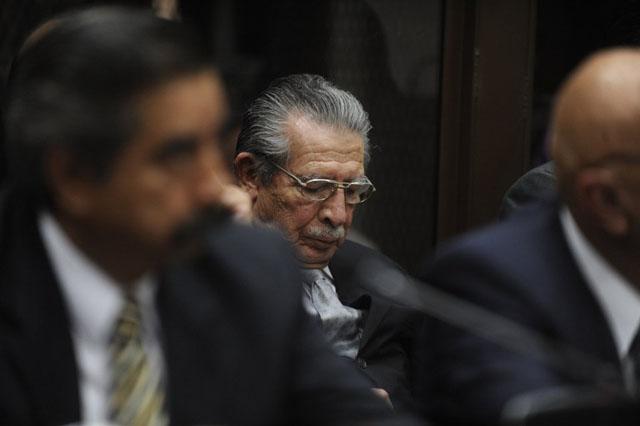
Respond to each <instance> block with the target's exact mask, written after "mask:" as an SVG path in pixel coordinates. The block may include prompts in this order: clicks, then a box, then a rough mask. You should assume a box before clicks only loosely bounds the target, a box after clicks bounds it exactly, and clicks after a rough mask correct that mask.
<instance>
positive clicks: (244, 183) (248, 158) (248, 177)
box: [233, 152, 260, 201]
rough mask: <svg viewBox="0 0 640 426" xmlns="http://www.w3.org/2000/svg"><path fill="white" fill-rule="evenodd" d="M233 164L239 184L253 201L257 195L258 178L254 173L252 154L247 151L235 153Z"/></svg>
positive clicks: (254, 161) (254, 165)
mask: <svg viewBox="0 0 640 426" xmlns="http://www.w3.org/2000/svg"><path fill="white" fill-rule="evenodd" d="M233 164H234V166H235V169H236V174H237V175H238V183H239V185H240V186H241V187H242V189H244V190H245V191H246V192H247V194H249V196H250V197H251V200H252V201H255V200H256V198H257V197H258V189H259V186H260V179H259V178H258V174H257V173H256V160H255V157H254V155H253V154H251V153H249V152H241V153H239V154H238V155H236V159H235V160H234V162H233Z"/></svg>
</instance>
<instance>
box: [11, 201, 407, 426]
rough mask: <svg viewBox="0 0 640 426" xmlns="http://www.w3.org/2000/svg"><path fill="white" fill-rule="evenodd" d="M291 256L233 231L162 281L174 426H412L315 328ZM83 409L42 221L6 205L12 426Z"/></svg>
mask: <svg viewBox="0 0 640 426" xmlns="http://www.w3.org/2000/svg"><path fill="white" fill-rule="evenodd" d="M289 250H290V249H289V248H288V247H287V245H286V243H284V242H281V241H280V240H278V239H274V238H273V237H272V236H270V235H267V234H264V233H258V232H256V231H254V230H249V229H245V228H242V227H233V226H224V227H221V228H219V229H217V230H216V231H215V232H214V235H212V237H211V238H209V239H208V240H207V244H206V250H205V254H204V255H203V256H201V257H200V258H199V259H197V261H194V262H193V264H189V265H184V266H178V265H174V266H172V267H170V268H167V270H165V271H163V272H162V273H161V274H160V277H161V278H160V281H161V283H160V288H159V291H158V300H157V307H158V313H159V317H160V320H161V324H162V332H163V335H162V340H163V344H164V350H165V352H164V356H165V359H166V363H167V370H168V371H167V379H168V406H169V412H170V417H171V422H172V424H174V425H195V424H241V425H249V424H251V425H268V424H272V425H280V424H334V423H339V424H340V423H350V422H351V421H356V420H371V421H374V422H378V421H379V422H380V423H384V422H385V421H389V422H390V424H395V423H397V422H400V423H402V420H398V419H395V420H394V419H393V417H392V416H393V413H392V412H391V410H389V409H388V408H387V407H385V405H384V403H382V402H381V401H380V400H378V399H377V398H375V397H373V395H372V393H371V391H370V390H369V389H368V386H367V383H366V382H365V381H363V380H362V379H361V378H360V377H358V375H357V374H356V373H355V372H353V371H352V369H351V368H350V367H349V365H348V364H347V363H345V362H344V361H342V360H341V359H340V358H338V357H337V356H335V355H334V354H333V353H332V350H331V349H330V348H329V347H328V345H326V342H324V341H323V339H322V338H321V336H320V335H319V331H318V330H317V329H316V327H314V326H312V324H310V322H309V320H308V318H307V316H306V315H305V314H304V313H303V310H302V308H301V306H300V286H299V277H298V271H297V268H296V266H295V263H294V261H293V260H292V259H290V257H289V256H286V255H283V253H285V254H286V253H288V251H289ZM79 401H80V398H79V390H78V370H77V367H76V362H75V354H74V350H73V346H72V338H71V335H70V332H69V319H68V315H67V312H66V307H65V305H64V302H63V299H62V298H61V293H60V290H59V287H58V284H57V282H56V279H55V278H54V274H53V272H52V269H51V265H50V263H49V261H48V259H47V255H46V252H45V251H44V248H43V246H42V243H41V240H40V236H39V233H38V230H37V226H36V215H35V211H34V209H33V208H31V207H30V206H29V205H28V203H27V204H25V203H23V202H22V200H21V198H20V197H16V196H13V195H12V196H9V197H8V198H3V200H2V202H1V203H0V424H2V425H53V424H67V423H72V422H76V421H78V420H79V419H80V417H81V412H80V410H81V408H80V402H79Z"/></svg>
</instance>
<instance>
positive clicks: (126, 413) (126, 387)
mask: <svg viewBox="0 0 640 426" xmlns="http://www.w3.org/2000/svg"><path fill="white" fill-rule="evenodd" d="M141 331H142V324H141V315H140V307H139V306H138V303H137V302H136V301H135V299H133V298H132V297H127V298H126V300H125V305H124V308H123V309H122V312H121V314H120V317H119V318H118V320H117V322H116V329H115V332H114V336H113V340H112V343H111V368H112V376H111V377H112V378H113V387H112V389H111V395H110V400H109V409H110V420H111V421H113V422H115V423H117V424H119V425H126V426H165V425H167V424H168V423H169V422H168V418H167V415H166V413H165V412H164V410H163V408H164V407H163V404H164V392H163V390H162V385H161V383H160V375H159V374H158V371H157V370H152V368H151V367H150V365H149V360H148V359H147V356H146V354H145V351H144V347H143V345H142V339H141V334H142V333H141Z"/></svg>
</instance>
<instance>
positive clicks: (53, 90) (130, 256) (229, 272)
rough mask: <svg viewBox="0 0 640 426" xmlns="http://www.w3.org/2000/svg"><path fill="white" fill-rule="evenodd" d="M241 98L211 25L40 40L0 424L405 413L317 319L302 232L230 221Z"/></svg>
mask: <svg viewBox="0 0 640 426" xmlns="http://www.w3.org/2000/svg"><path fill="white" fill-rule="evenodd" d="M225 113H226V102H225V97H224V93H223V90H222V85H221V82H220V79H219V77H218V74H217V73H216V72H215V70H214V68H213V67H212V64H211V62H210V61H209V60H208V59H207V57H206V55H204V54H203V53H202V52H201V51H200V50H199V49H198V48H197V47H196V43H195V42H194V41H193V39H192V37H190V36H189V34H188V33H187V32H185V29H184V28H183V27H181V26H180V25H179V24H176V23H171V22H168V21H163V20H160V19H157V18H154V17H152V16H151V15H148V14H146V13H144V12H136V11H131V10H126V9H114V8H98V9H88V10H85V11H80V12H75V13H72V14H69V15H66V16H62V17H59V18H57V19H55V20H54V21H51V22H49V23H48V24H47V25H46V26H45V27H43V29H42V31H40V33H38V34H37V35H36V36H34V37H32V39H31V40H30V41H29V42H28V43H27V45H26V46H25V47H24V49H23V51H22V52H21V55H20V57H19V58H18V60H17V62H16V64H15V68H14V70H13V73H12V79H11V86H10V93H9V101H8V105H7V110H6V129H7V133H8V135H7V136H8V137H7V141H8V144H9V158H10V161H11V163H10V166H11V172H12V174H11V185H10V187H9V188H8V189H7V190H6V191H5V192H4V193H3V194H2V198H1V201H0V424H20V425H28V424H68V423H76V422H80V421H82V422H107V421H108V422H112V423H116V424H122V425H165V424H169V423H171V424H181V425H182V424H277V425H280V424H361V423H366V424H369V423H371V424H377V423H381V424H382V423H384V422H385V421H388V422H391V423H393V424H397V423H398V422H399V423H402V420H400V419H397V418H392V416H393V413H392V411H391V410H390V409H388V408H387V407H386V406H385V405H384V403H383V402H382V401H380V400H379V399H378V398H377V397H375V396H374V395H373V394H372V393H371V392H370V389H368V387H367V386H366V383H365V382H364V381H361V379H360V378H359V377H358V376H357V375H354V374H353V373H352V372H351V370H350V369H349V368H348V367H347V366H345V365H344V364H343V363H341V361H340V359H339V358H338V357H336V356H335V355H334V354H333V353H332V351H331V349H330V348H329V347H328V346H327V345H326V343H324V342H323V341H322V339H321V336H319V335H318V333H317V332H316V331H315V330H316V329H315V327H312V326H311V324H310V322H309V320H308V318H307V316H306V315H304V313H303V311H302V308H301V307H300V304H299V298H300V290H299V285H298V279H299V278H298V271H297V270H296V268H295V266H292V265H293V262H292V261H291V260H290V259H289V258H288V257H287V256H286V253H287V247H286V244H284V243H281V242H279V241H278V240H277V239H276V240H274V238H273V237H271V236H270V235H267V234H264V233H259V232H256V231H250V230H248V229H246V228H243V227H238V226H232V225H228V224H223V223H222V222H223V219H224V214H223V212H222V211H221V209H220V207H221V204H224V203H225V200H228V197H227V195H228V194H226V193H225V185H224V184H223V178H222V177H221V176H222V173H223V172H222V170H224V169H223V166H222V165H221V163H220V161H219V158H220V157H219V153H218V147H217V143H218V141H219V139H220V138H221V131H222V129H223V128H224V119H225ZM232 198H233V197H232ZM229 203H231V204H233V203H235V201H234V200H233V199H232V200H230V201H229ZM212 226H215V229H214V230H213V231H212V232H209V229H210V228H211V227H212Z"/></svg>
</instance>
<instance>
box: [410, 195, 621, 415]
mask: <svg viewBox="0 0 640 426" xmlns="http://www.w3.org/2000/svg"><path fill="white" fill-rule="evenodd" d="M558 208H559V205H558V202H557V201H555V200H546V201H545V202H543V203H542V204H538V205H535V206H531V207H528V208H523V209H522V211H519V212H516V213H515V214H514V216H513V217H512V218H510V219H509V220H507V221H505V222H503V223H500V224H498V225H496V226H492V227H490V228H488V229H485V230H481V231H479V232H475V233H473V234H471V235H468V236H466V237H463V238H461V239H459V240H458V241H455V242H453V243H452V244H450V245H448V246H446V247H444V248H442V249H441V250H439V252H438V253H437V255H436V256H435V259H433V260H432V261H430V262H428V263H427V264H426V265H425V267H424V269H423V273H422V276H421V277H422V278H423V279H424V280H425V281H427V282H429V283H431V284H433V285H435V286H437V287H440V288H441V289H444V290H446V291H448V292H451V293H453V294H455V295H457V296H459V297H461V298H464V299H466V300H468V301H471V302H473V303H475V304H478V305H480V306H482V307H485V308H487V309H489V310H490V311H492V312H493V313H496V314H499V315H502V316H504V317H508V318H510V319H512V320H515V321H517V322H518V323H520V324H522V325H525V326H526V327H528V328H530V329H533V330H535V331H537V332H540V333H542V334H544V335H545V336H547V337H550V338H552V339H555V340H558V341H562V342H565V343H566V344H568V345H570V346H572V347H574V348H576V349H578V350H580V351H582V352H583V353H585V354H589V355H590V356H592V357H595V358H596V359H598V360H600V361H601V362H602V364H603V365H604V364H607V365H608V366H609V367H612V369H613V371H614V372H615V373H617V374H619V373H620V372H619V367H618V364H619V361H618V355H617V351H616V347H615V344H614V341H613V337H612V334H611V332H610V330H609V327H608V324H607V322H606V320H605V317H604V314H603V312H602V311H601V308H600V306H599V304H598V302H597V301H596V299H595V297H594V296H593V295H592V293H591V291H590V289H589V288H588V287H587V284H586V283H585V281H584V278H583V276H582V275H581V272H580V271H579V269H578V266H577V264H576V262H575V260H574V258H573V255H572V254H571V253H570V252H569V248H568V246H567V243H566V241H565V238H564V234H563V231H562V229H561V224H560V219H559V216H558ZM421 345H422V346H423V348H422V355H421V358H420V360H421V362H422V363H423V365H422V367H423V368H422V371H421V373H420V375H419V378H418V381H419V384H420V390H419V392H418V393H419V396H418V398H419V401H420V402H419V403H420V404H421V406H422V408H423V409H424V411H425V413H426V414H427V415H428V416H429V417H430V418H432V419H433V420H434V421H440V422H442V423H447V424H449V423H450V424H460V423H487V424H497V423H498V418H499V417H500V415H501V411H502V409H503V406H504V404H505V403H506V402H507V401H508V400H509V399H510V398H512V397H513V396H515V395H518V394H521V393H524V392H528V391H532V390H537V389H544V388H550V387H554V386H565V385H585V384H586V385H589V384H593V383H595V381H596V378H595V376H596V375H597V372H596V371H581V373H580V374H581V375H582V376H583V377H580V378H577V377H568V376H567V374H566V373H567V372H568V371H570V369H569V368H568V367H570V366H575V365H577V363H576V362H575V361H576V360H575V359H573V358H567V359H566V366H567V368H565V369H555V368H552V367H550V366H548V365H543V364H541V363H539V362H536V361H535V360H534V359H532V358H531V357H527V356H526V355H523V354H521V353H515V352H513V351H509V350H507V349H504V348H503V347H500V346H498V345H496V344H493V343H490V342H488V341H487V340H485V339H482V338H479V337H475V336H473V335H470V334H469V333H467V332H464V331H461V330H460V329H457V328H454V327H451V326H448V325H446V324H443V323H442V322H439V321H436V320H433V321H431V322H429V323H428V326H427V327H426V331H425V334H423V335H422V337H421ZM614 380H619V377H618V378H617V379H614ZM618 384H620V383H618ZM436 423H437V422H436Z"/></svg>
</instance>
